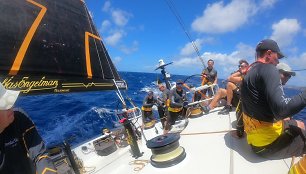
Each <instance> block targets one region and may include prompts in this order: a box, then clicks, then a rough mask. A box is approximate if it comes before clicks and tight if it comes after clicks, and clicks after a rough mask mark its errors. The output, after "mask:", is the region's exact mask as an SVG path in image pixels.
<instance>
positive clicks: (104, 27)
mask: <svg viewBox="0 0 306 174" xmlns="http://www.w3.org/2000/svg"><path fill="white" fill-rule="evenodd" d="M111 25H112V24H111V22H110V21H109V20H104V21H103V22H102V24H101V28H100V30H101V31H102V32H103V31H106V30H107V29H108V28H109V27H111Z"/></svg>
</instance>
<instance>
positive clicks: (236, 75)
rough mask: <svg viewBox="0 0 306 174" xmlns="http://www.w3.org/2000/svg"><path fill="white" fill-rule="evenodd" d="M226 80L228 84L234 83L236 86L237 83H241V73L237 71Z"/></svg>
mask: <svg viewBox="0 0 306 174" xmlns="http://www.w3.org/2000/svg"><path fill="white" fill-rule="evenodd" d="M227 80H228V81H229V82H232V83H234V84H238V83H240V82H241V81H242V73H241V72H240V71H237V72H235V73H233V74H231V75H230V76H229V77H228V78H227Z"/></svg>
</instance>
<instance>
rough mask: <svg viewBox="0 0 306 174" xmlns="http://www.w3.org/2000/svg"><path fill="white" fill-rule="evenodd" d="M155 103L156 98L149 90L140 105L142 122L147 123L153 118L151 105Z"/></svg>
mask: <svg viewBox="0 0 306 174" xmlns="http://www.w3.org/2000/svg"><path fill="white" fill-rule="evenodd" d="M156 103H157V100H156V98H155V97H154V95H153V91H149V92H148V94H147V96H145V98H144V100H143V102H142V107H141V110H142V121H143V123H147V122H150V121H152V120H155V119H154V117H153V111H152V107H153V105H154V104H156Z"/></svg>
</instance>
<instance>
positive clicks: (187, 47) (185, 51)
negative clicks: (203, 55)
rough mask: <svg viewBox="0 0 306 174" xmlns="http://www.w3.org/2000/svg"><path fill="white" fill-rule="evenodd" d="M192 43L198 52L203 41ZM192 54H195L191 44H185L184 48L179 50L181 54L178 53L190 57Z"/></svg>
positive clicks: (198, 40)
mask: <svg viewBox="0 0 306 174" xmlns="http://www.w3.org/2000/svg"><path fill="white" fill-rule="evenodd" d="M193 43H194V44H195V45H196V47H197V49H198V50H199V51H200V50H201V48H202V43H203V40H201V39H197V40H195V41H194V42H193ZM194 53H195V48H194V47H193V44H192V43H191V42H189V43H187V44H186V45H185V46H184V48H182V49H181V52H180V54H181V55H183V56H188V55H192V54H194Z"/></svg>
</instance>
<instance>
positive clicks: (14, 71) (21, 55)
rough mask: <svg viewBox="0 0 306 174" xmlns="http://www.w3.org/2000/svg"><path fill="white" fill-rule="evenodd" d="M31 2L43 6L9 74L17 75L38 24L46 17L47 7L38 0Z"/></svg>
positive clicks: (29, 0)
mask: <svg viewBox="0 0 306 174" xmlns="http://www.w3.org/2000/svg"><path fill="white" fill-rule="evenodd" d="M27 1H28V2H29V3H32V4H34V5H36V6H38V7H40V8H41V10H40V12H39V14H38V16H37V17H36V19H35V21H34V22H33V24H32V26H31V28H30V30H29V31H28V33H27V35H26V37H25V38H24V40H23V42H22V44H21V47H20V49H19V51H18V53H17V56H16V57H15V60H14V63H13V65H12V67H11V70H10V72H9V75H16V74H17V73H18V71H19V69H20V66H21V63H22V61H23V58H24V55H25V53H26V52H27V49H28V47H29V45H30V42H31V40H32V38H33V36H34V34H35V32H36V30H37V27H38V25H39V24H40V22H41V20H42V18H43V17H44V15H45V13H46V12H47V8H46V7H44V6H42V5H41V4H38V3H37V2H34V1H32V0H27Z"/></svg>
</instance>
